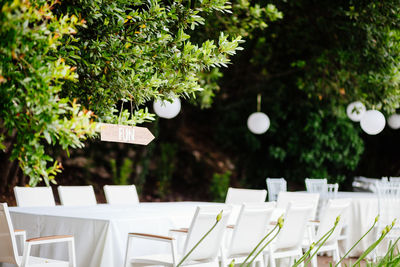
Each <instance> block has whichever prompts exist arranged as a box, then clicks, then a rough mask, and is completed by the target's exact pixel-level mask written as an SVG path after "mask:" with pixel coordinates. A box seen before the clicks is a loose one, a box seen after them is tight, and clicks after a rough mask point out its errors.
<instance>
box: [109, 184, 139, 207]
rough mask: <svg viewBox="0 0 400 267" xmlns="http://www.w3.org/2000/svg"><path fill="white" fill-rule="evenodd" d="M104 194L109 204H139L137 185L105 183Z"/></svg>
mask: <svg viewBox="0 0 400 267" xmlns="http://www.w3.org/2000/svg"><path fill="white" fill-rule="evenodd" d="M103 189H104V194H105V196H106V200H107V203H108V204H138V203H139V197H138V194H137V191H136V186H135V185H105V186H104V187H103Z"/></svg>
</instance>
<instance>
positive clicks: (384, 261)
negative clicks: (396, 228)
mask: <svg viewBox="0 0 400 267" xmlns="http://www.w3.org/2000/svg"><path fill="white" fill-rule="evenodd" d="M399 240H400V237H399V238H397V239H396V241H394V243H393V244H391V243H390V244H389V247H388V251H387V252H386V254H385V256H384V257H383V258H382V259H381V260H380V261H379V262H378V263H377V264H376V265H375V267H380V266H385V267H386V266H388V265H389V262H390V263H392V261H393V255H394V249H395V247H396V245H397V242H398V241H399ZM397 252H398V251H397ZM398 254H399V253H397V258H398V257H399V255H398ZM394 266H396V265H394Z"/></svg>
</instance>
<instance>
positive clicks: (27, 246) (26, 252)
mask: <svg viewBox="0 0 400 267" xmlns="http://www.w3.org/2000/svg"><path fill="white" fill-rule="evenodd" d="M30 254H31V244H30V243H29V242H25V247H24V255H23V256H22V262H21V267H28V266H29V255H30Z"/></svg>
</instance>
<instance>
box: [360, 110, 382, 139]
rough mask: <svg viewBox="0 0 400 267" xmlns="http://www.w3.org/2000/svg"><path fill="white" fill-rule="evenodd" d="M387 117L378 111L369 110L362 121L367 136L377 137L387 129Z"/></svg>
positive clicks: (362, 127)
mask: <svg viewBox="0 0 400 267" xmlns="http://www.w3.org/2000/svg"><path fill="white" fill-rule="evenodd" d="M385 124H386V120H385V116H383V114H382V113H381V112H379V111H377V110H368V111H366V112H365V114H364V116H363V117H362V119H361V121H360V125H361V129H363V130H364V132H366V133H367V134H370V135H375V134H378V133H380V132H382V130H383V129H384V128H385Z"/></svg>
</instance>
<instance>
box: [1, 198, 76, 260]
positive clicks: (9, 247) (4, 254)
mask: <svg viewBox="0 0 400 267" xmlns="http://www.w3.org/2000/svg"><path fill="white" fill-rule="evenodd" d="M59 242H67V243H68V255H69V261H68V262H66V261H59V260H53V259H46V258H38V257H33V256H30V251H31V248H32V246H36V245H42V244H50V243H59ZM24 243H25V245H24V252H23V256H19V254H18V249H17V244H16V239H15V232H14V228H13V225H12V223H11V217H10V213H9V211H8V206H7V204H6V203H0V262H1V263H11V264H15V265H17V266H19V267H29V266H32V267H33V266H36V267H41V266H43V267H44V266H49V267H52V266H57V267H58V266H59V267H63V266H64V267H75V266H76V262H75V247H74V237H73V236H68V235H64V236H47V237H38V238H32V239H28V240H26V241H25V240H24Z"/></svg>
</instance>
